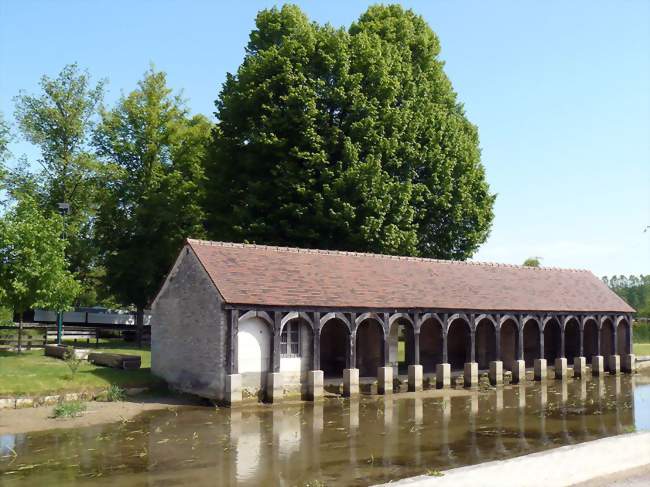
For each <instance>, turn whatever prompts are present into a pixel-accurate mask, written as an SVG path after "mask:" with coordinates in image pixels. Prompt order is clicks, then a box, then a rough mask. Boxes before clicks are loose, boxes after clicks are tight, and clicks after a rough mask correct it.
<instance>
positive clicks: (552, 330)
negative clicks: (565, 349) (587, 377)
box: [544, 318, 562, 365]
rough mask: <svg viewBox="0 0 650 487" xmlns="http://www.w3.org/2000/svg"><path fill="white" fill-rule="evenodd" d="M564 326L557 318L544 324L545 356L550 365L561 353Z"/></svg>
mask: <svg viewBox="0 0 650 487" xmlns="http://www.w3.org/2000/svg"><path fill="white" fill-rule="evenodd" d="M561 348H562V327H561V325H560V322H559V321H558V320H557V318H551V319H550V320H548V321H547V322H546V325H545V326H544V358H545V359H546V362H548V364H549V365H551V364H553V363H555V359H556V358H558V357H559V356H560V355H561Z"/></svg>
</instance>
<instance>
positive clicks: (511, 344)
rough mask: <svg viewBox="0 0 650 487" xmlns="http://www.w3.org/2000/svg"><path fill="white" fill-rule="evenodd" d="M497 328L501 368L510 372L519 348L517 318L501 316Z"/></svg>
mask: <svg viewBox="0 0 650 487" xmlns="http://www.w3.org/2000/svg"><path fill="white" fill-rule="evenodd" d="M499 328H500V332H499V339H500V340H501V360H502V361H503V368H504V369H505V370H510V371H511V370H512V366H513V364H514V362H515V360H517V347H518V346H519V345H518V343H519V340H518V338H519V326H518V325H517V318H515V317H514V316H512V315H506V316H503V317H502V318H501V319H500V320H499Z"/></svg>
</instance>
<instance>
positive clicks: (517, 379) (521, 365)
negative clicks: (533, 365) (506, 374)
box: [512, 360, 526, 384]
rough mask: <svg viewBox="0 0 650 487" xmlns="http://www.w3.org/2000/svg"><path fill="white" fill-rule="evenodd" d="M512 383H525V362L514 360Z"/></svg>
mask: <svg viewBox="0 0 650 487" xmlns="http://www.w3.org/2000/svg"><path fill="white" fill-rule="evenodd" d="M512 382H514V383H515V384H521V383H524V382H526V362H525V361H523V360H515V361H514V362H513V363H512Z"/></svg>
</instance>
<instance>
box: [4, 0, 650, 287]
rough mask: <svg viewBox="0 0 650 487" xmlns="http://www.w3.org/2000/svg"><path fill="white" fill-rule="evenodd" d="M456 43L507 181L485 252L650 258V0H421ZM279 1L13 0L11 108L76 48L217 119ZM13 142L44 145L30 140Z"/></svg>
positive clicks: (131, 83)
mask: <svg viewBox="0 0 650 487" xmlns="http://www.w3.org/2000/svg"><path fill="white" fill-rule="evenodd" d="M295 3H297V4H298V5H299V6H300V7H301V8H302V9H303V10H304V11H305V13H306V14H307V15H308V16H309V17H310V18H311V19H312V20H314V21H317V22H319V23H326V22H329V23H330V24H332V25H334V26H336V27H339V26H349V25H350V23H351V22H353V21H354V20H355V19H357V18H358V17H359V15H361V14H362V13H363V12H364V11H365V9H366V8H367V6H368V5H370V4H372V3H373V2H362V1H350V0H348V1H327V2H324V1H323V2H317V1H298V2H295ZM400 3H403V4H404V5H405V6H406V7H408V8H411V9H413V10H414V11H415V12H417V13H418V14H420V15H422V16H423V17H424V19H425V20H426V21H427V22H428V23H429V25H430V26H431V27H432V28H433V30H434V31H435V32H436V33H437V35H438V36H439V38H440V41H441V45H442V53H441V57H442V59H443V60H444V61H445V63H446V65H445V70H446V73H447V75H448V76H449V78H450V79H451V81H452V84H453V86H454V89H455V90H456V91H457V93H458V95H459V99H460V100H461V101H462V102H463V103H464V105H465V109H466V112H467V115H468V117H469V119H470V120H471V121H472V122H473V123H474V124H476V125H477V126H478V127H479V133H480V137H481V149H482V161H483V164H484V165H485V168H486V174H487V179H488V182H489V184H490V186H491V188H492V191H493V192H494V193H496V194H497V199H496V204H495V208H494V211H495V219H494V223H493V227H492V231H491V234H490V236H489V238H488V240H487V241H486V243H485V244H483V246H482V247H481V248H480V249H479V251H478V252H477V254H476V255H475V256H474V260H479V261H490V262H503V263H511V264H521V263H522V262H523V261H524V260H525V259H526V258H527V257H530V256H538V257H541V260H542V265H544V266H550V267H570V268H581V269H589V270H591V271H593V272H594V273H596V274H597V275H599V276H603V275H613V274H640V273H643V274H648V273H650V229H648V230H647V232H644V230H645V229H646V228H647V227H648V226H650V1H648V0H618V1H614V0H611V1H607V2H605V1H599V0H588V1H571V2H566V1H545V2H538V1H533V0H529V1H485V0H476V1H469V0H468V1H462V0H455V1H452V0H446V1H443V0H437V1H409V2H400ZM276 4H277V3H275V2H270V1H239V2H216V1H198V0H186V1H180V0H178V1H169V0H156V1H153V0H150V1H147V0H140V1H122V0H111V1H102V0H97V1H92V2H88V1H72V0H69V1H66V0H58V1H55V0H52V1H45V0H42V1H33V0H0V111H2V112H3V113H4V114H5V118H9V119H11V118H12V114H13V111H14V107H13V101H12V99H13V97H14V96H15V95H16V94H17V93H18V91H19V90H25V91H26V92H28V93H35V92H36V91H37V89H38V80H39V78H40V77H41V76H42V75H44V74H47V75H49V76H56V74H57V73H58V72H59V71H60V70H61V68H63V66H64V65H65V64H68V63H72V62H77V63H78V64H79V65H80V66H81V67H83V68H86V69H88V71H89V72H90V73H91V75H92V76H93V78H94V79H95V80H98V79H100V78H107V79H108V81H109V84H108V93H107V96H106V102H107V103H108V104H112V103H113V102H114V101H115V100H116V99H117V98H118V97H119V96H120V94H122V93H127V92H129V91H130V90H132V89H134V88H135V86H136V83H137V81H138V80H139V79H140V78H141V77H142V74H143V73H144V72H145V71H146V69H147V68H148V66H149V65H150V64H151V63H153V64H154V65H155V67H156V68H157V69H161V70H163V71H165V72H167V74H168V81H169V84H170V86H172V87H173V88H174V89H175V90H182V91H183V95H184V96H185V98H186V99H187V100H188V103H189V106H190V108H191V110H192V111H193V112H195V113H203V114H205V115H207V116H209V117H211V119H213V120H214V114H213V112H214V100H215V99H216V98H217V96H218V94H219V91H220V88H221V84H222V83H223V81H224V79H225V76H226V73H227V72H230V73H234V72H236V70H237V67H238V66H239V64H240V63H241V61H242V59H243V55H244V48H245V46H246V43H247V41H248V35H249V33H250V31H251V29H253V27H254V20H255V15H256V13H257V12H258V11H259V10H261V9H263V8H268V7H271V6H273V5H276ZM11 148H12V152H13V153H14V155H20V154H26V155H27V156H28V157H29V158H30V159H32V160H36V159H37V157H38V153H37V152H36V151H35V149H34V148H33V147H31V146H30V145H29V144H28V143H27V142H25V141H21V140H17V141H15V142H14V144H12V147H11Z"/></svg>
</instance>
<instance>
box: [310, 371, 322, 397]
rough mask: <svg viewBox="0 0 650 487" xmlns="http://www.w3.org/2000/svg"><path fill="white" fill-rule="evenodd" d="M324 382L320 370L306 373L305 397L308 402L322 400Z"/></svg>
mask: <svg viewBox="0 0 650 487" xmlns="http://www.w3.org/2000/svg"><path fill="white" fill-rule="evenodd" d="M324 382H325V380H324V374H323V371H322V370H310V371H309V372H307V387H308V390H307V397H308V398H309V400H310V401H318V400H319V399H322V398H323V386H324Z"/></svg>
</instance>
